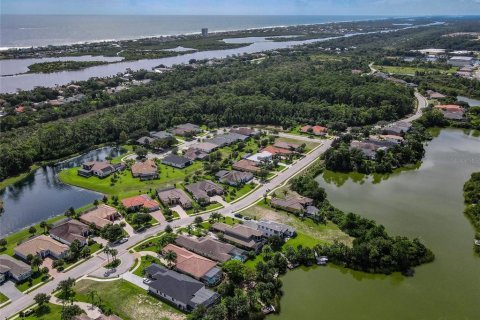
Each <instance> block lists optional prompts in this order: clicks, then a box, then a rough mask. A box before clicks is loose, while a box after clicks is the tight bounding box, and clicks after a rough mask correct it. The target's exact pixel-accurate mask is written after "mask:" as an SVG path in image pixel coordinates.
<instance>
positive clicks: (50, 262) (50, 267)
mask: <svg viewBox="0 0 480 320" xmlns="http://www.w3.org/2000/svg"><path fill="white" fill-rule="evenodd" d="M42 267H47V268H48V274H49V275H51V276H52V277H54V278H55V277H56V276H57V275H58V271H57V269H55V268H54V267H53V259H52V258H50V257H46V258H45V259H43V263H42Z"/></svg>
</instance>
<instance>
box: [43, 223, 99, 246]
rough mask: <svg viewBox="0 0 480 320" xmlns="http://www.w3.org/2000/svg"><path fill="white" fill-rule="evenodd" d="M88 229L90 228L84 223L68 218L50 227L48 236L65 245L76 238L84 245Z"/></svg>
mask: <svg viewBox="0 0 480 320" xmlns="http://www.w3.org/2000/svg"><path fill="white" fill-rule="evenodd" d="M89 230H90V228H89V227H88V226H87V225H86V224H84V223H82V222H80V221H77V220H73V219H70V220H67V221H64V222H62V223H60V224H58V225H56V226H54V227H53V228H51V229H50V230H49V234H50V237H52V238H53V239H55V240H57V241H60V242H61V243H64V244H66V245H67V246H69V245H71V244H72V242H73V241H75V240H78V241H79V242H80V244H81V245H82V246H84V245H86V244H87V237H88V233H89Z"/></svg>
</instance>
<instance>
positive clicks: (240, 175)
mask: <svg viewBox="0 0 480 320" xmlns="http://www.w3.org/2000/svg"><path fill="white" fill-rule="evenodd" d="M215 177H216V178H217V179H218V180H219V181H220V182H221V183H225V184H228V185H230V186H239V185H243V184H245V183H247V182H249V181H251V180H252V179H253V174H252V173H251V172H242V171H237V170H232V171H227V170H220V171H218V172H217V173H216V174H215Z"/></svg>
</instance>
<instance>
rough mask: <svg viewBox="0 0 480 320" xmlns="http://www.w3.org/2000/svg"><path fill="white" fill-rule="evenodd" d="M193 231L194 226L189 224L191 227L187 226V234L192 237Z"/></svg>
mask: <svg viewBox="0 0 480 320" xmlns="http://www.w3.org/2000/svg"><path fill="white" fill-rule="evenodd" d="M192 231H193V228H192V225H191V224H189V225H188V226H187V232H188V234H189V235H191V234H192Z"/></svg>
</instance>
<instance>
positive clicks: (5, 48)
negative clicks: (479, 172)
mask: <svg viewBox="0 0 480 320" xmlns="http://www.w3.org/2000/svg"><path fill="white" fill-rule="evenodd" d="M327 16H331V17H335V16H336V15H325V16H322V15H320V16H319V17H327ZM351 17H356V16H354V15H352V16H351ZM365 17H369V18H366V19H358V20H348V19H347V20H339V21H325V22H318V23H298V24H281V25H269V26H265V27H251V28H240V29H218V30H211V31H210V30H209V34H210V35H214V36H219V35H222V34H223V33H228V32H242V31H248V32H249V31H255V30H259V31H263V30H268V29H274V28H289V27H301V26H317V25H326V24H335V23H347V22H368V21H378V20H387V19H405V18H413V17H409V16H405V17H397V16H378V18H372V17H371V16H365ZM415 18H421V17H415ZM195 35H201V32H197V31H192V32H180V33H167V34H155V35H141V36H135V37H119V38H113V39H112V38H111V39H92V40H85V41H75V42H67V43H58V44H53V43H50V44H44V45H35V46H0V52H2V51H8V50H20V49H39V48H47V47H49V46H55V47H57V46H58V47H61V46H74V45H88V44H97V43H105V44H109V43H115V42H119V41H137V40H144V39H155V38H163V37H182V36H195Z"/></svg>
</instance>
